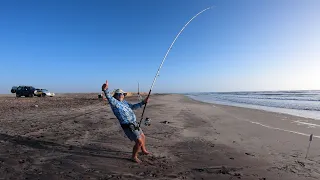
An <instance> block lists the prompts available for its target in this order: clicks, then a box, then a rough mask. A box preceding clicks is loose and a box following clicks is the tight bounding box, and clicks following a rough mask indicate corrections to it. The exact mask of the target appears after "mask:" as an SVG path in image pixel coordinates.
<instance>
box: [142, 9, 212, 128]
mask: <svg viewBox="0 0 320 180" xmlns="http://www.w3.org/2000/svg"><path fill="white" fill-rule="evenodd" d="M212 7H213V6H211V7H208V8H206V9H204V10H202V11H200V12H199V13H198V14H196V15H195V16H193V17H192V18H191V19H190V20H189V21H188V22H187V23H186V24H185V25H184V26H183V27H182V29H181V30H180V31H179V33H178V34H177V36H176V37H175V38H174V40H173V42H172V43H171V45H170V47H169V48H168V50H167V53H166V54H165V56H164V58H163V60H162V62H161V64H160V66H159V68H158V71H157V73H156V76H155V77H154V79H153V82H152V85H151V88H150V90H149V93H148V96H147V98H146V99H148V98H149V96H150V94H151V91H152V88H153V86H154V83H155V82H156V79H157V77H158V76H159V72H160V69H161V67H162V65H163V63H164V61H165V60H166V58H167V56H168V54H169V52H170V50H171V49H172V46H173V44H174V43H175V42H176V40H177V39H178V37H179V36H180V34H181V33H182V31H183V30H184V29H185V28H186V27H187V26H188V24H189V23H190V22H191V21H192V20H193V19H195V18H196V17H197V16H199V15H200V14H202V13H203V12H205V11H207V10H209V9H211V8H212ZM146 107H147V102H146V103H145V104H144V107H143V111H142V115H141V119H140V122H139V127H140V126H141V122H142V120H143V115H144V112H145V110H146Z"/></svg>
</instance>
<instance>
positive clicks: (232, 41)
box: [0, 0, 320, 93]
mask: <svg viewBox="0 0 320 180" xmlns="http://www.w3.org/2000/svg"><path fill="white" fill-rule="evenodd" d="M212 5H214V6H215V8H213V9H211V10H209V11H206V12H205V13H203V14H201V15H200V16H198V17H197V18H196V19H195V20H194V21H193V22H192V23H190V24H189V26H188V27H187V28H186V29H185V31H184V32H183V33H182V34H181V36H180V37H179V39H178V40H177V41H176V43H175V45H174V46H173V49H172V50H171V52H170V54H169V56H168V58H167V60H166V61H165V63H164V65H163V67H162V69H161V72H160V76H159V77H158V80H157V81H156V84H155V86H154V89H153V92H198V91H202V92H205V91H207V92H208V91H245V90H249V91H250V90H253V91H254V90H291V89H292V90H296V89H320V70H319V68H320V35H319V32H320V11H319V7H320V1H318V0H303V1H301V0H281V1H279V0H261V1H256V0H244V1H238V0H233V1H229V0H223V1H214V0H201V1H200V0H184V1H173V0H162V1H150V0H143V1H142V0H141V1H139V0H138V1H131V0H126V1H125V0H113V1H112V0H109V1H104V0H100V1H97V0H91V1H89V0H86V1H83V0H77V1H74V0H54V1H43V0H37V1H36V0H30V1H24V0H21V1H16V0H10V1H1V2H0V27H1V28H0V77H1V81H0V93H9V91H10V89H11V87H12V86H14V85H20V84H25V85H33V86H35V87H38V88H47V89H49V90H51V91H53V92H99V91H100V87H101V84H102V83H103V82H104V81H105V80H106V79H108V80H109V85H110V88H111V89H114V88H122V89H124V90H125V91H137V82H138V81H139V82H140V88H141V90H142V91H148V90H149V88H150V86H151V84H152V81H153V78H154V76H155V74H156V71H157V69H158V67H159V65H160V63H161V60H162V58H163V56H164V55H165V53H166V51H167V49H168V47H169V45H170V44H171V42H172V41H173V39H174V37H175V36H176V34H177V33H178V32H179V31H180V29H181V28H182V27H183V25H184V24H185V23H186V22H187V21H188V20H189V19H190V18H191V17H192V16H194V15H195V14H196V13H198V12H199V11H201V10H202V9H204V8H206V7H209V6H212Z"/></svg>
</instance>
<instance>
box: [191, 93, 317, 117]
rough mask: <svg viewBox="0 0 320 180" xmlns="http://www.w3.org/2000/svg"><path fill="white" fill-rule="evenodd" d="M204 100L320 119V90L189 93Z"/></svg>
mask: <svg viewBox="0 0 320 180" xmlns="http://www.w3.org/2000/svg"><path fill="white" fill-rule="evenodd" d="M185 95H186V96H188V97H190V98H192V99H195V100H198V101H203V102H208V103H215V104H222V105H229V106H238V107H246V108H252V109H261V110H265V111H271V112H279V113H285V114H291V115H295V116H300V117H306V118H312V119H316V120H320V91H257V92H206V93H187V94H185Z"/></svg>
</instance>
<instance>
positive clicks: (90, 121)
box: [0, 94, 320, 180]
mask: <svg viewBox="0 0 320 180" xmlns="http://www.w3.org/2000/svg"><path fill="white" fill-rule="evenodd" d="M129 101H131V102H136V101H137V97H130V98H129ZM141 112H142V109H140V110H137V111H136V115H137V119H138V120H140V116H141ZM0 113H1V115H0V174H1V175H0V179H46V180H49V179H221V180H225V179H250V180H251V179H252V180H269V179H282V180H302V179H310V180H311V179H319V178H320V170H319V168H320V157H319V154H320V151H319V148H320V143H319V136H320V131H319V127H320V123H318V121H316V120H312V119H304V118H300V117H294V116H290V115H285V114H278V113H271V112H266V111H259V110H253V109H246V108H239V107H231V106H222V105H213V104H208V103H202V102H198V101H194V100H191V99H189V98H187V97H185V96H183V95H177V94H174V95H173V94H157V95H152V96H151V98H150V103H149V104H148V106H147V109H146V114H145V117H149V118H151V126H147V127H146V126H142V128H143V131H144V133H145V135H146V138H147V139H146V141H147V149H148V150H149V151H150V152H151V153H152V155H147V156H144V155H141V156H140V159H141V160H142V161H143V162H142V163H141V164H136V163H133V162H132V161H130V157H131V151H132V146H133V143H132V142H130V141H129V140H128V139H127V138H126V137H125V135H124V133H123V131H122V129H121V127H120V125H119V124H118V121H117V119H116V118H115V116H114V115H113V114H112V112H111V109H110V107H109V105H108V104H105V102H103V101H99V100H97V94H66V95H58V96H56V97H53V98H49V97H46V98H38V97H34V98H18V99H16V98H14V97H6V96H1V97H0ZM164 121H167V122H168V123H164ZM311 133H313V134H314V135H315V137H314V139H313V141H312V144H311V148H310V152H309V157H308V159H305V154H306V150H307V147H308V143H309V141H308V140H309V134H311Z"/></svg>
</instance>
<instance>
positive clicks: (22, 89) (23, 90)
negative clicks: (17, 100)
mask: <svg viewBox="0 0 320 180" xmlns="http://www.w3.org/2000/svg"><path fill="white" fill-rule="evenodd" d="M35 90H36V89H35V88H34V87H32V86H19V87H18V88H17V90H16V97H21V96H25V97H33V96H34V91H35Z"/></svg>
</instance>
